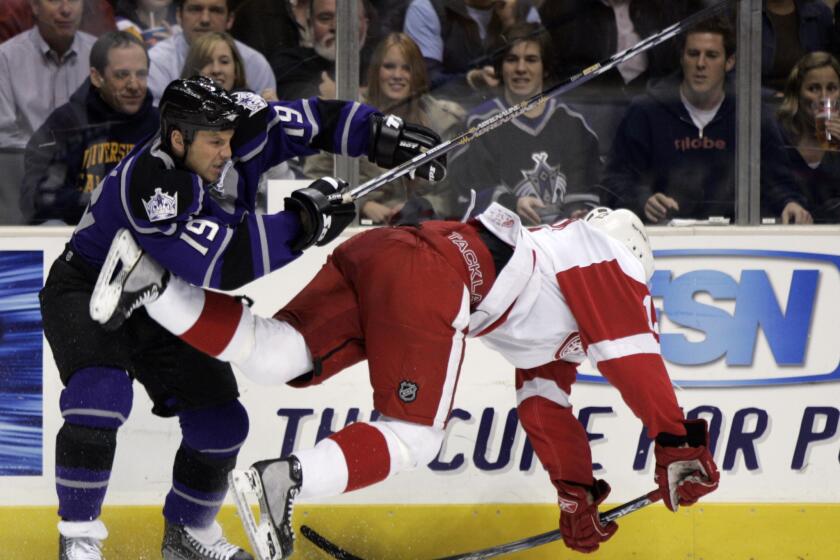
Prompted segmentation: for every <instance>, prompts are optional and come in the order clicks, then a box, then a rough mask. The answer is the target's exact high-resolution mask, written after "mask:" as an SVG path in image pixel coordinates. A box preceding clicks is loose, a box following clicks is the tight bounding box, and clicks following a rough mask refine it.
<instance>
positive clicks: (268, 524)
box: [228, 456, 303, 560]
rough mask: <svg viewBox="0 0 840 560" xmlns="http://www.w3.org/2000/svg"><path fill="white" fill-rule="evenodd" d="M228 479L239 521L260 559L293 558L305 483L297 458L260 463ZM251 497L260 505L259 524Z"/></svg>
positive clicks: (237, 471) (281, 559)
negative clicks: (297, 504)
mask: <svg viewBox="0 0 840 560" xmlns="http://www.w3.org/2000/svg"><path fill="white" fill-rule="evenodd" d="M228 478H229V481H230V488H231V490H232V491H233V497H234V501H235V502H236V509H237V510H239V517H240V518H241V519H242V525H243V527H244V528H245V532H246V533H247V534H248V539H249V540H250V541H251V547H252V548H253V550H254V552H255V553H256V555H257V556H258V558H259V559H260V560H283V559H285V558H289V557H290V556H291V555H292V551H293V549H294V539H295V534H294V530H293V529H292V509H293V507H294V501H295V497H296V496H297V494H298V492H300V486H301V481H302V480H303V475H302V473H301V468H300V462H299V461H298V460H297V458H295V457H294V456H292V457H289V458H287V459H272V460H268V461H259V462H257V463H254V464H253V465H251V468H250V469H248V470H245V471H241V470H234V471H231V473H230V475H228ZM249 495H253V496H255V497H256V498H257V501H258V502H259V506H260V518H259V520H257V519H255V518H254V515H253V513H252V512H251V506H250V504H249V503H248V496H249Z"/></svg>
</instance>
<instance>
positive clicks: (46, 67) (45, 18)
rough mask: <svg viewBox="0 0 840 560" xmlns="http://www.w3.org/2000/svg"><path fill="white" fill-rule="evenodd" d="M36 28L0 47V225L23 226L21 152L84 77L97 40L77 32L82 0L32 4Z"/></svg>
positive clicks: (46, 0) (40, 0)
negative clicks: (0, 178) (0, 176)
mask: <svg viewBox="0 0 840 560" xmlns="http://www.w3.org/2000/svg"><path fill="white" fill-rule="evenodd" d="M32 11H33V14H34V16H35V22H36V23H35V26H34V27H32V28H31V29H30V30H29V31H26V32H24V33H20V34H18V35H16V36H15V37H13V38H11V39H9V40H8V41H6V42H4V43H2V44H0V165H2V169H3V171H4V176H3V188H2V189H0V224H6V225H8V224H18V223H22V222H23V215H22V214H21V212H20V185H21V180H22V178H23V149H24V148H25V147H26V143H27V142H28V141H29V138H30V137H31V136H32V133H33V132H35V131H36V130H37V129H38V127H40V126H41V125H42V124H43V123H44V120H45V119H46V118H47V116H48V115H49V114H50V113H51V112H52V111H54V110H55V108H56V107H58V106H60V105H63V104H64V103H66V102H67V101H68V100H69V99H70V95H71V94H72V93H73V92H74V91H76V89H77V88H78V87H79V86H80V85H81V84H82V82H84V81H85V79H86V78H87V76H88V73H89V68H90V67H89V65H88V58H89V57H90V49H91V47H92V46H93V43H94V41H96V38H95V37H94V36H93V35H89V34H87V33H84V32H83V31H79V30H78V29H79V23H80V22H81V19H82V0H66V1H62V2H52V1H51V0H32Z"/></svg>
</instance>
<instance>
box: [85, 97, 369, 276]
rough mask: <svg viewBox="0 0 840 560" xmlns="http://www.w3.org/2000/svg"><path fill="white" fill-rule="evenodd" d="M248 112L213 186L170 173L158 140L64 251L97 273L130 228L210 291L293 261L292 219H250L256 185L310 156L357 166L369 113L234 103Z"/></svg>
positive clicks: (116, 173)
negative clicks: (322, 154)
mask: <svg viewBox="0 0 840 560" xmlns="http://www.w3.org/2000/svg"><path fill="white" fill-rule="evenodd" d="M234 95H235V96H236V97H237V101H238V102H239V103H240V104H242V105H243V106H244V107H246V108H247V109H248V114H247V115H246V116H245V117H243V118H242V120H241V121H240V123H239V125H238V126H237V129H236V133H235V134H234V136H233V140H232V141H231V148H232V152H233V157H232V159H231V162H230V163H229V167H228V168H227V169H226V171H225V172H224V173H223V174H222V178H221V179H220V180H219V181H218V182H217V183H215V184H213V185H208V184H204V182H203V181H202V179H201V178H200V177H199V176H198V175H196V174H195V173H192V172H190V171H188V170H187V169H185V168H184V167H182V166H178V165H176V162H175V161H173V159H172V157H171V156H170V155H169V154H168V153H167V152H165V151H164V150H163V148H162V146H161V140H160V136H159V135H156V136H155V137H153V138H151V139H150V140H149V141H147V142H145V143H142V144H140V145H138V146H137V147H136V148H135V149H134V150H132V151H131V152H130V153H129V154H128V155H127V156H126V157H125V159H123V161H122V162H120V164H119V165H117V167H115V168H114V169H113V170H112V171H111V173H110V174H109V175H108V176H107V177H106V178H105V179H104V180H103V181H102V182H101V183H100V184H99V186H98V187H97V188H96V190H95V191H94V192H93V194H92V196H91V201H90V204H89V206H88V208H87V210H86V211H85V214H84V216H83V217H82V219H81V221H80V222H79V225H78V226H77V227H76V230H75V231H74V232H73V237H72V238H71V240H70V243H71V245H72V247H73V249H74V250H75V251H76V252H77V253H78V254H79V255H81V256H82V257H83V258H84V259H85V260H86V261H87V262H88V263H90V264H91V265H94V266H97V267H98V266H101V265H102V263H103V262H104V260H105V256H106V255H107V253H108V249H109V247H110V244H111V240H112V239H113V237H114V234H115V233H116V231H117V230H118V229H120V228H128V229H129V230H130V231H131V232H132V233H133V234H134V237H135V238H136V239H137V241H138V243H139V244H140V246H141V247H142V248H143V249H144V250H145V251H146V252H148V253H149V254H150V255H152V256H153V257H154V258H155V259H156V260H157V261H158V262H160V263H161V265H163V266H164V267H165V268H167V269H168V270H170V271H171V272H172V273H174V274H176V275H177V276H180V277H181V278H183V279H184V280H186V281H188V282H190V283H192V284H195V285H198V286H205V287H209V288H217V289H223V290H230V289H235V288H238V287H239V286H242V285H244V284H246V283H248V282H250V281H251V280H254V279H256V278H259V277H261V276H263V275H265V274H268V273H269V272H271V271H273V270H276V269H278V268H280V267H282V266H284V265H285V264H287V263H288V262H290V261H292V260H293V259H295V258H296V257H298V256H299V255H300V253H298V252H292V251H291V250H290V249H289V245H288V244H289V241H291V240H293V239H294V238H295V237H297V235H298V233H299V231H300V221H299V217H298V214H297V212H285V211H284V212H278V213H276V214H257V213H256V212H255V204H256V195H257V187H258V184H259V178H260V175H261V174H262V173H263V172H264V171H265V170H267V169H268V168H270V167H272V166H274V165H277V164H278V163H281V162H283V161H285V160H287V159H290V158H293V157H295V156H306V155H311V154H313V153H317V151H318V150H326V151H329V152H333V153H337V154H343V155H348V156H352V157H356V156H359V155H362V154H366V153H367V149H368V137H369V129H370V127H369V122H368V121H369V118H370V116H371V115H372V114H374V113H375V112H376V111H375V110H374V109H373V108H372V107H369V106H367V105H364V104H360V103H355V102H344V101H329V100H322V99H318V98H311V99H303V100H298V101H293V102H277V103H274V102H272V103H266V102H265V101H264V100H263V99H262V98H261V97H259V96H257V95H254V94H250V93H244V94H243V93H238V94H234Z"/></svg>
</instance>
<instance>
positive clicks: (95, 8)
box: [0, 0, 116, 43]
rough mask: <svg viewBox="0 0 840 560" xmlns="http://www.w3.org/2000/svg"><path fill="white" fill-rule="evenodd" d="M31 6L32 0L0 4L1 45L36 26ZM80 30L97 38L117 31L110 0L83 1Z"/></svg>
mask: <svg viewBox="0 0 840 560" xmlns="http://www.w3.org/2000/svg"><path fill="white" fill-rule="evenodd" d="M31 4H32V2H31V0H3V1H2V2H0V43H2V42H3V41H5V40H6V39H11V38H12V37H14V36H15V35H17V34H18V33H23V32H24V31H26V30H27V29H29V28H30V27H32V26H33V25H35V17H34V15H33V13H32V5H31ZM79 29H80V30H81V31H84V32H85V33H90V34H91V35H95V36H97V37H98V36H99V35H102V34H103V33H105V32H107V31H113V30H114V29H116V27H115V24H114V9H113V7H112V6H111V3H110V2H109V0H83V7H82V22H81V23H80V24H79Z"/></svg>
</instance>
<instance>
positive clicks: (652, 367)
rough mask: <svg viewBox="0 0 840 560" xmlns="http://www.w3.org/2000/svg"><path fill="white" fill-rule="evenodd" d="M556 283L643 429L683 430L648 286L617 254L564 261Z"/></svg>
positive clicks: (590, 349) (589, 347) (595, 357)
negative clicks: (569, 264)
mask: <svg viewBox="0 0 840 560" xmlns="http://www.w3.org/2000/svg"><path fill="white" fill-rule="evenodd" d="M557 283H558V285H559V286H560V291H561V292H562V293H563V296H564V298H565V299H566V303H567V305H568V306H569V308H570V309H571V311H572V314H573V315H574V317H575V319H576V320H577V323H578V327H579V332H580V338H581V342H582V343H583V348H584V350H586V352H587V354H588V355H589V358H590V360H591V361H592V362H593V363H594V364H595V366H596V367H597V368H598V370H599V371H600V372H601V374H602V375H603V376H604V377H605V378H606V379H607V380H608V381H609V382H610V383H611V384H612V385H613V386H614V387H616V388H617V389H618V390H619V392H620V393H621V397H622V398H623V399H624V402H626V403H627V405H628V406H629V407H630V409H631V410H632V411H633V413H634V414H635V415H636V416H637V417H638V418H639V419H641V421H642V422H643V423H644V425H645V426H646V427H647V430H648V435H650V436H651V437H655V436H656V435H657V434H658V433H660V432H668V433H672V434H676V435H684V434H685V428H684V427H683V423H682V420H683V418H684V416H683V413H682V410H681V409H680V408H679V406H678V405H677V399H676V395H675V394H674V390H673V388H672V386H671V380H670V379H669V377H668V372H667V370H666V369H665V363H664V362H663V360H662V355H661V354H660V351H659V337H658V335H657V333H656V329H655V319H654V317H655V312H654V308H653V302H652V299H651V296H650V292H648V289H647V286H645V285H644V284H643V283H641V282H639V281H637V280H635V279H634V278H633V277H631V276H629V275H628V274H627V273H625V271H624V270H623V269H622V267H621V264H620V263H619V260H618V259H612V260H601V261H598V262H591V263H582V264H581V265H579V266H572V267H569V268H567V269H565V270H562V271H561V272H558V273H557Z"/></svg>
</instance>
